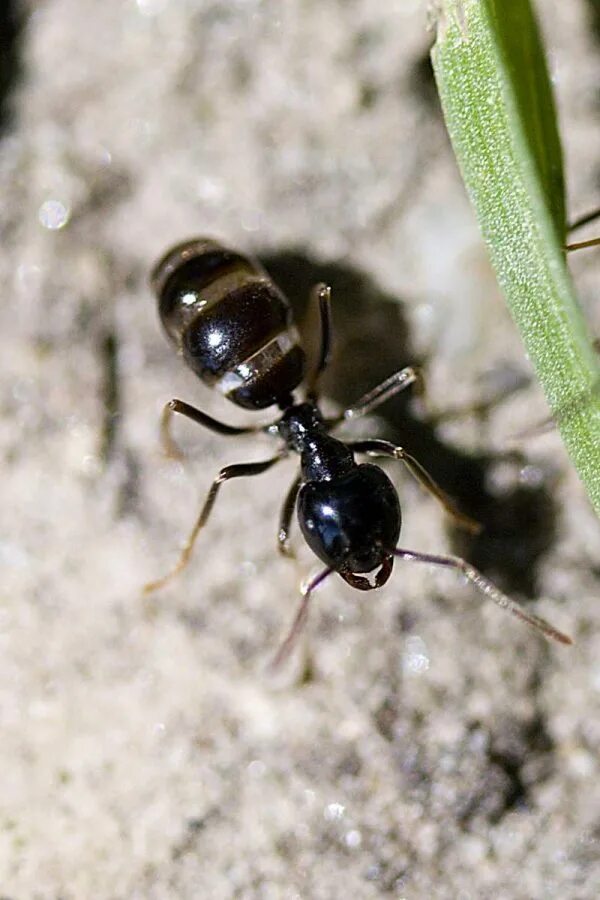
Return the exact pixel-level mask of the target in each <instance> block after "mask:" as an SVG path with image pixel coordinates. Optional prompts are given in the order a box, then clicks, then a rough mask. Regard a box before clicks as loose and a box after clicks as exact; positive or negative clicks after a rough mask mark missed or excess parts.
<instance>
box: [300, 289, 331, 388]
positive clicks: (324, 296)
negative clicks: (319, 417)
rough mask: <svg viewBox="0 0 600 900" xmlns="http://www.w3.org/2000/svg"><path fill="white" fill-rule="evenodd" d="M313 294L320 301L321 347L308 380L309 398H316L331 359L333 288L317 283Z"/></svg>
mask: <svg viewBox="0 0 600 900" xmlns="http://www.w3.org/2000/svg"><path fill="white" fill-rule="evenodd" d="M311 296H312V298H313V299H314V300H317V301H318V303H319V316H320V320H321V349H320V351H319V359H318V361H317V365H316V366H315V368H314V371H313V372H312V374H311V376H310V378H309V380H308V384H307V390H306V394H307V397H308V399H309V400H316V399H317V394H318V390H317V388H318V384H319V379H320V377H321V375H322V374H323V372H324V371H325V369H326V368H327V366H328V364H329V360H330V359H331V288H330V287H329V286H328V285H326V284H317V285H315V287H314V288H313V290H312V294H311Z"/></svg>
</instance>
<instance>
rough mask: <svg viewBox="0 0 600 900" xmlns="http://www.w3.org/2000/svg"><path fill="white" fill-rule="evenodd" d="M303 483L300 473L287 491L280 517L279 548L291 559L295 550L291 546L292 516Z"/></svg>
mask: <svg viewBox="0 0 600 900" xmlns="http://www.w3.org/2000/svg"><path fill="white" fill-rule="evenodd" d="M301 484H302V478H301V477H300V475H298V477H297V478H296V479H295V480H294V481H293V483H292V486H291V487H290V489H289V491H288V492H287V495H286V498H285V500H284V503H283V506H282V508H281V515H280V517H279V531H278V532H277V547H278V549H279V552H280V553H281V554H282V555H283V556H287V557H288V558H289V559H293V557H294V551H293V550H292V549H291V548H290V528H291V525H292V516H293V515H294V509H295V508H296V500H297V499H298V492H299V490H300V485H301Z"/></svg>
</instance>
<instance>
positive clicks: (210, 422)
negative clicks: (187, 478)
mask: <svg viewBox="0 0 600 900" xmlns="http://www.w3.org/2000/svg"><path fill="white" fill-rule="evenodd" d="M174 413H179V414H180V415H182V416H187V418H188V419H191V420H192V421H193V422H197V424H198V425H203V426H204V427H205V428H209V429H210V430H211V431H214V432H216V433H217V434H225V435H234V434H250V433H251V432H253V431H257V430H258V429H256V428H236V427H235V426H234V425H225V424H223V422H218V421H217V420H216V419H213V418H211V416H207V415H206V413H203V412H201V411H200V410H199V409H196V407H195V406H190V404H189V403H184V401H183V400H169V402H168V403H166V404H165V406H164V409H163V412H162V417H161V420H160V434H161V441H162V446H163V452H164V454H165V456H167V457H169V458H170V459H182V458H183V453H182V452H181V450H180V449H179V447H178V446H177V444H176V443H175V441H174V440H173V438H172V436H171V427H170V426H171V418H172V416H173V414H174Z"/></svg>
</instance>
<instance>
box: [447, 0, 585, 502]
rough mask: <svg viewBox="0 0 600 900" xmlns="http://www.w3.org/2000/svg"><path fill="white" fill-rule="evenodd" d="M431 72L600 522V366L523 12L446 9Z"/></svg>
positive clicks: (519, 6) (491, 7) (518, 6)
mask: <svg viewBox="0 0 600 900" xmlns="http://www.w3.org/2000/svg"><path fill="white" fill-rule="evenodd" d="M438 8H439V17H438V23H437V40H436V43H435V46H434V48H433V51H432V60H433V66H434V71H435V76H436V81H437V85H438V90H439V94H440V98H441V102H442V108H443V111H444V116H445V119H446V125H447V128H448V131H449V133H450V138H451V141H452V145H453V147H454V152H455V154H456V158H457V160H458V164H459V166H460V169H461V172H462V176H463V179H464V181H465V184H466V186H467V190H468V192H469V196H470V197H471V200H472V202H473V205H474V207H475V210H476V213H477V216H478V219H479V223H480V226H481V229H482V232H483V235H484V238H485V240H486V242H487V245H488V248H489V252H490V256H491V259H492V264H493V265H494V268H495V270H496V274H497V276H498V281H499V283H500V286H501V288H502V290H503V292H504V295H505V297H506V299H507V302H508V304H509V307H510V310H511V313H512V316H513V318H514V320H515V322H516V324H517V327H518V328H519V330H520V332H521V337H522V339H523V342H524V344H525V347H526V349H527V352H528V354H529V357H530V359H531V362H532V364H533V366H534V368H535V370H536V374H537V377H538V379H539V381H540V384H541V385H542V388H543V390H544V393H545V395H546V399H547V401H548V404H549V406H550V409H551V410H552V413H553V415H554V416H555V419H556V421H557V424H558V427H559V428H560V432H561V435H562V437H563V440H564V442H565V445H566V447H567V450H568V452H569V454H570V456H571V459H572V461H573V463H574V465H575V467H576V469H577V471H578V473H579V476H580V478H581V480H582V481H583V483H584V484H585V486H586V489H587V491H588V494H589V497H590V499H591V501H592V503H593V505H594V507H595V509H596V512H597V513H598V515H599V516H600V362H599V360H598V356H597V354H596V352H595V350H594V348H593V345H592V341H591V338H590V335H589V333H588V330H587V327H586V323H585V321H584V319H583V316H582V314H581V310H580V309H579V306H578V303H577V298H576V296H575V293H574V290H573V285H572V282H571V278H570V276H569V273H568V271H567V268H566V263H565V254H564V251H563V245H564V228H565V226H564V221H565V212H564V209H565V203H564V190H563V176H562V159H561V149H560V140H559V137H558V132H557V125H556V115H555V110H554V104H553V100H552V91H551V87H550V82H549V79H548V74H547V69H546V63H545V59H544V54H543V50H542V45H541V41H540V36H539V32H538V29H537V26H536V21H535V17H534V15H533V13H532V10H531V6H530V4H529V2H528V0H510V2H507V0H503V2H501V0H441V2H439V3H438Z"/></svg>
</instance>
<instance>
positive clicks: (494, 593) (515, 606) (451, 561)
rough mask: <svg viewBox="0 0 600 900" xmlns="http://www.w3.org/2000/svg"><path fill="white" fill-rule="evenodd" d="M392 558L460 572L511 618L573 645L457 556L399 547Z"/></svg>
mask: <svg viewBox="0 0 600 900" xmlns="http://www.w3.org/2000/svg"><path fill="white" fill-rule="evenodd" d="M394 556H398V557H400V559H409V560H414V561H415V562H422V563H430V564H431V565H435V566H448V567H449V568H452V569H457V570H458V571H459V572H462V574H463V575H464V576H465V578H466V579H467V580H468V581H470V582H471V584H473V585H475V587H476V588H477V590H478V591H481V593H482V594H484V595H485V596H486V597H489V598H490V600H493V601H494V603H496V604H497V605H498V606H500V607H502V609H506V610H508V612H510V613H512V614H513V616H516V617H517V618H518V619H521V621H522V622H526V623H527V625H530V626H531V627H532V628H537V630H538V631H541V632H542V634H543V635H545V636H546V637H547V638H552V640H554V641H558V642H559V643H560V644H572V643H573V641H572V639H571V638H570V637H569V636H568V635H566V634H563V632H562V631H558V629H557V628H554V626H553V625H550V623H549V622H546V620H545V619H542V618H540V616H534V615H533V614H532V613H528V612H526V611H525V610H524V609H523V607H522V606H521V605H520V604H519V603H517V601H516V600H512V599H511V598H510V597H507V596H506V594H503V593H502V591H501V590H499V589H498V588H497V587H496V585H495V584H492V582H491V581H488V579H487V578H485V576H484V575H482V574H481V572H480V571H479V570H478V569H475V568H474V567H473V566H471V565H469V563H468V562H465V560H464V559H460V557H458V556H436V555H433V554H431V553H417V552H416V551H414V550H403V549H402V548H401V547H397V548H396V549H395V550H394Z"/></svg>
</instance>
